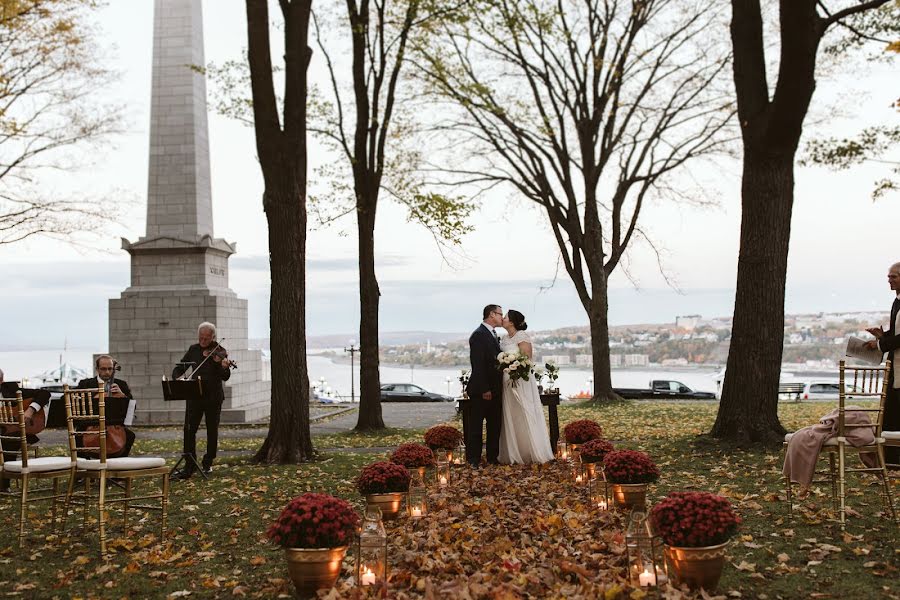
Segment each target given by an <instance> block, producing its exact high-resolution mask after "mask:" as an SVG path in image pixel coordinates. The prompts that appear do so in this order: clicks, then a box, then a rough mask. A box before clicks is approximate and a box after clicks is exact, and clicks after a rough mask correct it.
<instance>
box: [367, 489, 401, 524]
mask: <svg viewBox="0 0 900 600" xmlns="http://www.w3.org/2000/svg"><path fill="white" fill-rule="evenodd" d="M404 496H406V492H389V493H387V494H366V504H367V505H368V506H377V507H378V508H380V509H381V518H382V519H383V520H385V521H392V520H394V519H396V518H397V516H398V515H399V514H400V507H401V506H403V498H404Z"/></svg>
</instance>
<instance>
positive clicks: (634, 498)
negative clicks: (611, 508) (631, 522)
mask: <svg viewBox="0 0 900 600" xmlns="http://www.w3.org/2000/svg"><path fill="white" fill-rule="evenodd" d="M647 486H648V484H646V483H611V484H609V487H610V488H611V490H612V497H613V502H614V503H615V505H616V506H620V507H622V508H644V507H645V506H646V505H647Z"/></svg>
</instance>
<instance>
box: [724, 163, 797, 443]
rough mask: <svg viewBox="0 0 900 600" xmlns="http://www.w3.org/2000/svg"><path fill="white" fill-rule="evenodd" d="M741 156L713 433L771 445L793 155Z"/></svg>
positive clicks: (778, 429) (778, 436) (776, 433)
mask: <svg viewBox="0 0 900 600" xmlns="http://www.w3.org/2000/svg"><path fill="white" fill-rule="evenodd" d="M746 152H747V154H746V156H745V158H744V170H743V182H742V185H741V194H742V196H743V203H742V204H743V210H742V214H741V245H740V248H741V249H740V256H739V258H738V277H737V292H736V294H735V306H734V322H733V325H732V331H731V346H730V350H729V352H728V364H727V376H726V377H725V384H724V387H723V389H722V401H721V403H720V406H719V414H718V417H717V418H716V423H715V425H714V426H713V428H712V431H711V432H710V434H711V435H712V436H714V437H718V438H727V439H729V440H732V441H735V442H737V443H744V444H746V443H751V442H762V443H775V442H778V441H781V440H782V439H783V436H784V434H785V429H784V427H782V426H781V423H780V422H779V420H778V379H779V375H780V373H781V356H782V350H783V337H784V289H785V280H786V275H787V257H788V245H789V242H790V235H791V211H792V208H793V197H794V170H793V162H794V156H793V154H782V155H775V156H771V155H769V156H760V155H759V154H757V153H754V152H753V151H751V150H749V149H747V150H746Z"/></svg>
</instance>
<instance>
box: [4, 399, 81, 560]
mask: <svg viewBox="0 0 900 600" xmlns="http://www.w3.org/2000/svg"><path fill="white" fill-rule="evenodd" d="M13 429H14V430H15V433H13V434H10V435H7V434H6V432H7V431H9V430H13ZM15 442H18V448H17V449H13V448H12V446H14V445H16V444H15ZM8 453H12V454H18V455H19V456H20V458H19V460H6V459H5V454H8ZM0 467H2V469H0V477H2V478H3V479H11V480H18V481H19V483H20V486H19V487H20V489H19V492H18V494H16V495H17V496H18V500H19V547H22V545H23V542H24V539H25V522H26V521H27V520H28V505H29V504H30V503H32V502H41V501H44V500H50V501H52V508H51V523H52V524H53V525H54V526H56V505H57V503H60V504H62V503H63V502H64V500H65V498H66V495H65V494H62V493H60V491H59V480H60V479H62V478H63V477H68V478H69V481H70V482H71V481H72V479H73V478H74V475H75V459H74V457H71V458H70V457H68V456H43V457H41V458H29V457H28V436H27V434H26V433H25V410H24V402H23V400H22V392H21V391H19V392H16V397H15V398H0ZM41 479H50V480H51V481H52V483H53V488H52V489H47V488H43V489H36V490H34V491H35V492H36V494H32V493H31V490H29V486H30V484H31V482H32V481H35V480H41ZM48 492H49V493H48Z"/></svg>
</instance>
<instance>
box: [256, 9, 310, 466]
mask: <svg viewBox="0 0 900 600" xmlns="http://www.w3.org/2000/svg"><path fill="white" fill-rule="evenodd" d="M311 4H312V2H311V0H293V1H292V2H287V1H286V0H283V1H282V2H281V3H280V6H281V12H282V15H283V17H284V42H285V50H284V62H285V70H284V72H285V89H284V101H283V102H284V108H283V126H282V123H281V120H280V119H279V114H278V102H277V99H276V95H275V89H274V84H273V80H272V61H271V51H270V44H269V15H268V0H247V35H248V51H247V54H248V61H249V64H250V81H251V87H252V92H253V120H254V130H255V133H256V149H257V153H258V155H259V162H260V167H261V169H262V173H263V180H264V185H265V191H264V192H263V209H264V210H265V213H266V220H267V221H268V226H269V268H270V271H271V278H272V286H271V296H270V301H269V327H270V331H271V335H270V338H271V348H272V405H271V418H270V420H269V432H268V434H267V436H266V440H265V442H264V443H263V445H262V447H261V448H260V449H259V451H258V452H257V453H256V456H255V460H256V461H257V462H264V463H285V464H286V463H296V462H301V461H305V460H309V459H311V458H312V457H313V447H312V439H311V437H310V431H309V373H308V370H307V364H306V220H307V215H306V165H307V147H306V97H307V76H306V73H307V68H308V67H309V61H310V57H311V54H312V52H311V50H310V49H309V45H308V33H309V20H310V12H311V10H312V6H311Z"/></svg>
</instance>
